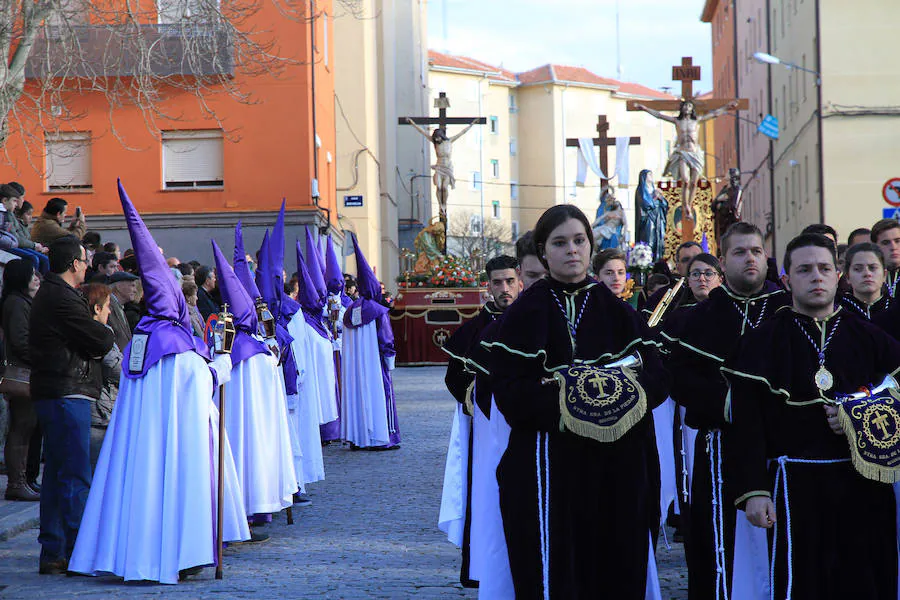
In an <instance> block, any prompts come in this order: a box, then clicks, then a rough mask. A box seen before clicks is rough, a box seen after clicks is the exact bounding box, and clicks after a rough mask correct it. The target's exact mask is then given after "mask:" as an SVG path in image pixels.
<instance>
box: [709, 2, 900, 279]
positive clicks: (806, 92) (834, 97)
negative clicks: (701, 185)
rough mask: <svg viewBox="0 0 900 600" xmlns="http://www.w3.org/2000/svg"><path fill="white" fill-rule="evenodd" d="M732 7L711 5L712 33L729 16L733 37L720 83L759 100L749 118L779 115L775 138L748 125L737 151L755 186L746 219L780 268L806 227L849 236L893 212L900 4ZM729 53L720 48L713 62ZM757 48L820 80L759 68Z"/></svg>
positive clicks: (897, 172) (899, 123) (780, 67)
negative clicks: (888, 186) (729, 65)
mask: <svg viewBox="0 0 900 600" xmlns="http://www.w3.org/2000/svg"><path fill="white" fill-rule="evenodd" d="M715 4H719V5H721V6H718V7H717V6H713V5H715ZM731 4H732V3H730V2H716V1H715V0H709V1H708V2H707V7H706V8H707V11H706V12H707V13H708V14H709V15H712V14H713V12H715V13H716V16H715V17H713V18H711V19H710V20H711V22H712V23H713V28H714V30H715V28H716V27H717V23H718V25H719V26H721V25H722V24H724V23H725V22H726V21H727V25H726V26H729V27H734V29H735V33H736V35H735V38H734V39H735V40H736V43H735V46H736V48H734V50H736V51H735V52H733V55H734V57H735V59H734V60H735V64H734V69H724V70H723V71H722V72H721V74H720V73H719V72H717V73H716V79H715V86H716V89H717V90H718V89H719V88H720V87H721V86H722V77H734V78H735V79H736V83H737V86H736V89H737V92H738V95H739V96H740V97H743V98H748V99H749V100H750V104H751V110H750V111H749V113H747V114H744V115H743V116H745V117H747V118H748V119H750V120H751V121H754V122H759V121H760V120H761V119H762V117H763V116H765V115H766V114H771V115H773V116H775V117H777V118H778V121H779V126H780V132H779V133H780V135H779V139H778V140H776V141H772V142H770V141H769V140H768V139H767V138H765V137H764V136H762V135H761V134H759V133H757V131H756V127H755V125H754V124H753V123H747V122H742V123H741V125H740V127H739V132H738V135H737V139H736V140H735V145H736V146H737V148H736V151H737V153H738V156H739V157H740V168H741V170H742V172H744V173H745V174H746V175H745V179H744V181H745V183H747V182H748V181H749V185H748V186H747V189H746V196H745V214H744V216H745V218H747V219H749V220H752V221H753V222H755V223H756V224H757V225H759V226H760V227H761V228H762V229H763V230H767V229H768V230H769V231H770V232H772V233H774V240H773V245H772V247H773V250H774V252H775V255H776V256H777V257H778V259H779V262H780V260H781V257H782V255H783V253H784V249H785V247H786V245H787V243H788V242H789V241H790V240H791V238H793V237H794V236H795V235H797V234H798V233H799V232H800V231H801V230H802V229H803V228H804V227H805V226H806V225H809V224H810V223H819V222H824V223H828V224H829V225H831V226H833V227H834V228H835V229H837V230H838V234H839V236H840V237H841V238H846V236H847V235H848V234H849V233H850V231H852V230H853V229H855V228H857V227H869V226H871V225H872V224H873V223H874V222H875V221H877V220H878V219H880V218H882V216H883V212H884V210H885V209H888V208H889V206H888V204H886V203H885V202H884V200H883V198H882V188H883V187H884V184H885V183H886V182H887V181H888V180H889V179H891V178H894V177H900V169H898V168H897V167H896V166H895V162H896V161H895V160H894V154H893V152H894V148H893V140H896V139H897V138H898V136H900V105H898V103H897V99H898V98H900V81H898V75H900V64H898V63H897V61H896V60H895V59H894V48H893V45H894V44H893V40H892V37H893V36H892V35H891V30H892V28H893V23H894V22H895V21H896V20H897V18H898V17H900V4H898V3H896V2H883V1H879V0H861V1H859V2H843V1H841V0H768V1H764V0H741V1H740V2H737V3H736V4H737V12H736V15H733V16H731V15H729V14H728V7H729V6H730V5H731ZM734 17H736V18H734ZM716 19H718V20H719V21H718V22H717V20H716ZM723 51H724V50H723V49H722V48H720V47H717V46H716V45H715V44H714V45H713V53H714V55H715V54H716V53H717V52H720V53H721V52H723ZM756 52H765V53H767V54H771V55H773V56H775V57H777V58H778V59H780V60H781V61H782V62H784V63H793V64H794V65H797V66H800V67H804V68H806V69H810V70H812V71H814V72H816V73H818V75H817V74H816V73H808V72H804V71H803V70H801V69H788V68H786V66H785V65H784V64H771V65H769V64H760V63H758V62H757V61H755V60H754V59H753V54H754V53H756ZM714 62H716V58H715V56H714ZM729 85H730V82H729ZM717 95H718V94H717ZM758 167H759V170H757V168H758ZM754 171H756V173H755V176H753V175H752V173H753V172H754Z"/></svg>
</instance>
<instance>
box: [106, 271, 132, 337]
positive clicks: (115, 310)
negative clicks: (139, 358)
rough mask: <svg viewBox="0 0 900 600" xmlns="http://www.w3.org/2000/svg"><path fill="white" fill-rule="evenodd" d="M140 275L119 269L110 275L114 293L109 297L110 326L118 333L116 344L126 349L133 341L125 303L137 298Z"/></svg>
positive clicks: (110, 285)
mask: <svg viewBox="0 0 900 600" xmlns="http://www.w3.org/2000/svg"><path fill="white" fill-rule="evenodd" d="M137 282H138V277H137V275H132V274H131V273H126V272H125V271H117V272H115V273H113V274H112V275H110V277H109V281H108V282H107V283H108V284H109V287H110V289H111V290H112V294H111V295H110V297H109V326H110V327H112V330H113V332H114V333H115V334H116V345H117V346H118V347H119V350H124V349H125V346H127V345H128V342H130V341H131V331H132V327H131V324H130V323H129V322H128V318H127V317H126V315H125V305H126V304H128V303H129V302H134V301H135V300H136V299H137V295H138V288H137Z"/></svg>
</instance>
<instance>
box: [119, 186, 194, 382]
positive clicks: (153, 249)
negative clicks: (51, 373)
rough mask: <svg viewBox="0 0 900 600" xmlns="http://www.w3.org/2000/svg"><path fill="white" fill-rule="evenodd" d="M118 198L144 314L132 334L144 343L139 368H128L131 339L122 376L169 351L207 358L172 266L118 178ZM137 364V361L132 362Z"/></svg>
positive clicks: (140, 372)
mask: <svg viewBox="0 0 900 600" xmlns="http://www.w3.org/2000/svg"><path fill="white" fill-rule="evenodd" d="M118 187H119V200H120V201H121V202H122V211H123V213H124V214H125V223H126V225H127V226H128V234H129V235H130V236H131V247H132V248H134V255H135V259H136V261H137V264H138V270H139V271H140V274H141V284H142V285H143V289H144V302H145V304H146V307H147V316H145V317H142V318H141V320H140V322H139V323H138V324H137V327H135V330H134V333H135V334H144V335H146V336H147V337H146V338H138V339H144V340H145V342H146V344H145V346H144V349H143V361H141V362H142V364H141V365H140V369H137V368H136V369H135V370H132V369H131V365H130V360H129V359H130V356H131V347H132V345H133V341H132V343H131V344H129V345H128V346H127V347H126V348H125V350H124V357H123V361H122V364H123V366H124V368H123V369H122V373H123V374H124V375H125V376H126V377H130V378H137V377H143V375H144V374H145V373H146V372H147V370H148V369H149V368H150V367H152V366H153V365H154V364H156V363H157V362H159V361H160V360H161V359H162V358H163V357H165V356H168V355H170V354H181V353H182V352H188V351H195V352H197V353H198V354H200V355H201V356H203V357H204V358H206V359H209V350H208V349H207V348H206V345H205V344H203V342H202V340H200V338H197V337H194V335H193V334H192V333H191V331H192V329H191V318H190V315H189V313H188V307H187V301H186V300H185V299H184V293H183V292H182V291H181V287H180V286H179V285H178V282H177V281H176V280H175V278H174V277H173V276H172V270H171V269H170V268H169V266H168V265H167V264H166V259H165V258H163V255H162V254H161V253H160V251H159V246H158V245H157V244H156V241H155V240H154V239H153V236H152V235H150V231H149V230H148V229H147V226H146V225H145V224H144V221H143V219H141V216H140V215H139V214H138V212H137V209H136V208H135V207H134V204H133V203H132V202H131V199H130V198H129V197H128V194H127V193H126V192H125V187H124V186H123V185H122V181H121V180H119V182H118ZM135 366H137V365H135Z"/></svg>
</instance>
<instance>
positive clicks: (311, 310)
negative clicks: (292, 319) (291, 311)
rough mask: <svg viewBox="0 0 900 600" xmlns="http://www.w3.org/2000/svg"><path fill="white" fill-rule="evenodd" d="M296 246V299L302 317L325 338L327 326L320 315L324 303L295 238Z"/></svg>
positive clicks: (298, 242) (298, 241)
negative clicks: (297, 286)
mask: <svg viewBox="0 0 900 600" xmlns="http://www.w3.org/2000/svg"><path fill="white" fill-rule="evenodd" d="M296 247H297V279H299V280H300V282H299V283H300V290H299V295H298V296H297V299H298V300H299V301H300V306H301V307H303V317H304V318H305V319H306V322H307V323H309V325H310V326H311V327H312V328H313V329H315V330H316V331H317V332H318V333H319V335H321V336H322V337H326V338H327V337H328V328H327V327H325V321H324V318H323V316H322V310H323V308H324V306H325V305H324V304H323V303H322V302H321V301H320V299H319V293H318V292H317V291H316V288H315V285H314V284H313V281H312V277H311V276H310V269H309V268H308V267H307V266H306V260H305V259H304V258H303V249H302V248H301V247H300V240H297V242H296ZM313 251H315V250H313Z"/></svg>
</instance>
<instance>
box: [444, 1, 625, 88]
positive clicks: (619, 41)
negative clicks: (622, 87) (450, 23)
mask: <svg viewBox="0 0 900 600" xmlns="http://www.w3.org/2000/svg"><path fill="white" fill-rule="evenodd" d="M446 1H447V0H444V2H445V3H446ZM622 73H623V69H622V36H621V34H620V31H619V0H616V74H617V75H616V77H617V79H618V80H619V81H622Z"/></svg>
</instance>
